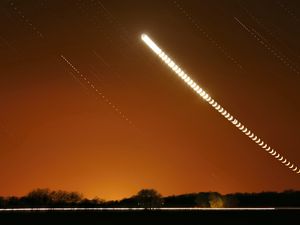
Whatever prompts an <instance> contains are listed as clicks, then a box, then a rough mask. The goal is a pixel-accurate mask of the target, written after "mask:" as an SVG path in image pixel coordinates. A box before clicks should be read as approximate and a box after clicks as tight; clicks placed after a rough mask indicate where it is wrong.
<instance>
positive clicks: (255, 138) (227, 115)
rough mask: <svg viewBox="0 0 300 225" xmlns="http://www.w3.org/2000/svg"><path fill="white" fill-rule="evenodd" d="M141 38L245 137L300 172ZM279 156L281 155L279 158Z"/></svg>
mask: <svg viewBox="0 0 300 225" xmlns="http://www.w3.org/2000/svg"><path fill="white" fill-rule="evenodd" d="M141 38H142V40H143V41H144V42H145V44H146V45H147V46H148V47H149V48H150V49H151V50H152V51H153V52H154V53H155V54H156V55H158V56H159V57H160V58H161V60H162V61H163V62H164V63H165V64H167V65H168V66H169V67H170V69H172V70H173V71H174V72H175V73H176V74H177V75H178V76H179V77H180V78H181V79H182V80H183V81H184V82H185V83H186V84H187V85H188V86H189V87H190V88H191V89H193V90H194V91H195V92H196V93H197V94H198V95H200V97H202V98H203V99H204V100H205V101H207V102H209V104H210V105H211V106H212V107H213V108H214V109H215V110H216V111H217V112H219V113H220V114H221V115H222V116H223V117H224V118H225V119H227V120H228V121H229V122H231V123H232V124H233V125H234V126H235V127H237V128H238V129H239V128H240V127H241V126H242V127H243V128H245V129H247V130H248V132H247V133H245V132H242V133H243V134H245V135H246V136H247V137H249V138H250V139H251V140H252V141H254V143H256V144H257V145H258V146H259V147H260V148H261V149H263V150H265V151H266V152H269V153H270V154H271V155H272V156H273V157H274V159H277V160H278V161H279V162H281V163H283V162H282V160H283V159H284V161H285V163H283V164H284V165H285V166H287V167H288V168H289V169H291V170H292V171H293V172H296V173H297V174H300V168H299V166H298V167H297V166H296V165H295V164H293V163H291V162H290V161H289V160H287V159H286V158H285V157H284V156H282V155H281V154H279V153H278V152H277V151H275V150H274V149H273V148H271V146H269V145H268V144H267V143H266V142H264V141H263V140H262V139H261V138H259V137H258V136H257V135H255V134H254V132H253V131H251V130H249V129H248V128H247V127H246V126H245V125H243V124H242V123H241V122H239V121H238V120H237V119H236V118H234V117H233V116H232V115H231V114H230V113H229V112H228V111H226V113H225V114H223V113H222V111H220V109H223V107H222V106H221V105H220V104H219V103H217V102H216V101H215V100H213V98H212V97H211V96H209V95H208V94H207V93H206V92H205V91H204V90H203V89H202V88H201V87H200V86H199V85H198V84H197V83H196V82H194V81H193V80H192V79H191V78H190V76H189V75H188V74H186V73H185V72H184V71H183V70H182V69H181V68H180V67H179V66H178V65H176V63H175V62H174V61H173V60H172V59H171V58H170V57H169V56H168V55H167V54H166V53H165V52H164V51H163V50H162V49H161V48H160V47H159V46H158V45H156V44H155V43H154V42H153V41H152V40H151V38H150V37H149V36H148V35H146V34H142V35H141ZM208 99H211V100H210V101H209V100H208ZM212 101H213V102H214V104H211V102H212ZM239 130H240V129H239ZM262 145H264V146H262ZM270 150H271V151H270ZM275 155H276V156H275ZM277 156H278V157H277ZM280 156H282V158H281V159H279V157H280ZM290 164H291V166H290Z"/></svg>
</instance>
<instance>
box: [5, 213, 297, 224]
mask: <svg viewBox="0 0 300 225" xmlns="http://www.w3.org/2000/svg"><path fill="white" fill-rule="evenodd" d="M297 221H300V210H299V209H276V210H226V211H224V210H221V211H220V210H213V211H212V210H197V211H189V210H176V211H172V210H165V211H160V210H141V211H133V210H124V211H113V210H112V211H96V210H83V211H81V210H79V211H72V210H66V211H51V210H50V211H15V212H13V211H7V212H5V211H1V212H0V224H3V225H6V224H30V225H35V224H39V225H45V224H51V225H54V224H61V225H64V224H72V225H74V224H82V225H83V224H84V225H92V224H105V225H107V224H139V225H141V224H153V225H154V224H168V225H173V224H184V225H185V224H189V225H190V224H204V225H209V224H214V225H216V224H218V225H219V224H230V225H236V224H238V225H247V224H251V225H255V224H257V225H270V224H284V223H286V224H288V223H292V222H296V223H297Z"/></svg>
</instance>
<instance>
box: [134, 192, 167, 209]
mask: <svg viewBox="0 0 300 225" xmlns="http://www.w3.org/2000/svg"><path fill="white" fill-rule="evenodd" d="M134 198H135V199H136V200H137V204H138V207H143V208H157V207H162V206H163V199H162V196H161V194H159V193H158V192H157V191H156V190H154V189H142V190H140V191H139V192H138V193H137V195H136V196H134Z"/></svg>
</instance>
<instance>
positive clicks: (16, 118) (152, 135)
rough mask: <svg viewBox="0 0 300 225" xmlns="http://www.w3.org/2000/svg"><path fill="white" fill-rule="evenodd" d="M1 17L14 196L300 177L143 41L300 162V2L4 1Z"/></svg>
mask: <svg viewBox="0 0 300 225" xmlns="http://www.w3.org/2000/svg"><path fill="white" fill-rule="evenodd" d="M0 27H1V29H0V177H1V185H0V195H5V196H7V195H23V194H26V193H27V192H28V191H30V190H32V189H34V188H38V187H48V188H51V189H63V190H68V191H79V192H82V193H83V194H84V195H85V196H87V197H94V196H99V197H101V198H104V199H120V198H123V197H126V196H131V195H133V194H135V193H136V192H137V191H139V190H140V189H142V188H155V189H157V190H158V191H159V192H160V193H161V194H163V195H171V194H180V193H188V192H200V191H218V192H220V193H231V192H258V191H282V190H286V189H297V190H299V189H300V179H299V175H297V174H295V173H293V172H291V171H290V170H288V169H287V168H286V167H285V166H284V165H282V164H280V163H278V161H276V160H274V159H273V158H272V157H271V156H270V155H269V154H267V153H265V152H264V151H262V149H260V148H259V147H258V146H257V145H255V143H253V142H252V141H250V140H249V139H248V138H247V137H245V136H244V135H243V134H242V133H240V132H239V131H238V130H237V129H236V128H234V127H233V126H232V125H231V124H230V123H229V122H228V121H226V120H225V119H224V118H222V117H221V116H220V115H219V114H218V113H217V112H216V111H215V110H213V109H212V108H211V107H210V106H209V104H207V103H206V102H205V101H203V100H202V99H201V98H199V96H197V95H195V93H193V92H192V91H191V90H190V89H189V88H188V87H187V86H186V85H184V83H183V82H182V81H181V80H180V79H179V78H177V77H176V76H175V75H174V73H172V72H171V71H170V70H169V69H168V68H167V67H166V66H165V65H163V63H162V62H161V61H160V60H159V59H158V57H157V56H155V54H153V53H152V52H151V51H150V50H149V49H148V48H147V47H146V46H145V45H144V44H143V42H142V41H141V39H140V35H141V34H142V33H147V34H148V35H149V36H151V38H153V40H155V41H156V42H157V43H158V44H159V45H160V46H161V47H162V48H163V49H164V51H165V52H167V53H168V54H169V55H170V56H171V57H172V58H173V59H174V60H175V61H176V62H177V63H178V64H180V65H181V66H182V68H183V69H184V70H185V71H186V72H187V73H189V74H190V75H191V77H193V79H194V80H195V81H197V82H198V83H199V85H200V86H201V87H203V88H204V89H205V90H206V91H207V92H208V93H209V94H210V95H211V96H212V97H214V99H216V100H217V101H218V102H219V103H220V104H221V105H223V106H224V107H225V108H226V109H227V110H228V111H229V112H230V113H231V114H232V115H234V116H235V117H237V118H238V119H239V120H240V121H242V122H243V123H244V124H245V125H246V126H247V127H249V128H250V129H252V130H253V131H254V132H255V133H256V134H258V135H259V136H261V137H263V138H264V140H266V141H267V142H268V143H269V144H270V145H271V146H273V147H274V148H275V149H276V150H278V151H279V152H280V153H282V154H284V155H285V156H286V157H287V158H289V159H290V160H291V161H293V162H295V163H298V164H299V163H300V151H299V148H300V138H299V134H300V133H299V126H300V117H299V113H300V99H299V97H300V94H299V88H300V42H299V40H300V3H299V1H298V0H293V1H292V0H290V1H283V0H280V1H279V0H274V1H268V0H263V1H261V0H256V1H253V0H251V1H250V0H248V1H239V0H230V1H217V0H205V1H196V0H189V1H179V0H176V1H173V0H166V1H161V0H152V1H150V0H148V1H141V0H126V1H117V0H114V1H112V0H101V1H100V0H72V1H71V0H64V1H61V0H39V1H35V0H26V1H22V0H15V1H7V0H2V1H1V3H0ZM63 57H64V58H65V59H67V60H68V61H69V62H70V63H71V64H72V65H73V66H74V68H75V69H74V68H72V67H71V66H70V65H69V64H68V63H66V61H65V60H64V59H63ZM76 70H77V71H78V72H76ZM96 89H97V90H98V91H96Z"/></svg>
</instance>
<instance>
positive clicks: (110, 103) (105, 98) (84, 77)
mask: <svg viewBox="0 0 300 225" xmlns="http://www.w3.org/2000/svg"><path fill="white" fill-rule="evenodd" d="M60 57H61V58H62V59H63V60H64V61H65V62H66V63H67V64H68V65H69V66H70V67H71V68H72V69H73V70H74V71H75V72H76V73H77V74H78V75H79V76H80V77H81V79H83V80H84V81H85V82H86V84H87V85H89V87H91V88H92V89H93V90H95V92H96V93H97V94H98V95H99V96H100V97H101V99H102V100H103V101H104V102H106V103H107V104H108V105H109V106H110V107H111V108H112V109H113V110H114V111H115V112H116V113H117V114H118V115H119V116H120V117H121V118H122V119H123V120H125V121H127V122H128V123H129V124H130V125H132V126H134V124H133V123H132V121H131V120H130V119H129V118H128V117H127V116H126V115H125V114H124V113H123V112H122V111H121V110H120V109H119V108H118V107H117V106H116V105H114V104H113V103H112V102H111V101H110V100H109V99H108V98H107V97H106V96H105V95H104V94H103V93H102V92H101V91H100V90H99V89H98V88H97V87H96V86H95V85H94V84H93V83H92V82H91V81H90V80H89V79H88V78H87V77H86V76H84V75H83V74H82V73H81V72H80V71H79V70H78V69H77V68H76V67H75V66H74V65H73V64H72V63H71V62H70V61H69V60H68V59H67V58H66V57H65V56H63V55H60Z"/></svg>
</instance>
